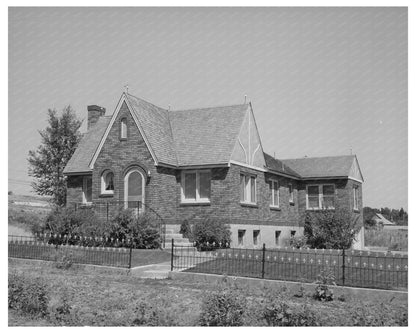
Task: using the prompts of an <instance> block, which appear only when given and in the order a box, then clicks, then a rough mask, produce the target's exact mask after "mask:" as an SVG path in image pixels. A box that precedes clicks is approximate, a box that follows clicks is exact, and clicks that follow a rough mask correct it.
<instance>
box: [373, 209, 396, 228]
mask: <svg viewBox="0 0 416 333" xmlns="http://www.w3.org/2000/svg"><path fill="white" fill-rule="evenodd" d="M371 220H373V221H374V222H375V223H376V226H377V227H379V228H384V227H385V226H393V225H395V224H394V223H393V222H391V221H389V220H388V219H386V218H385V217H384V215H383V214H380V213H375V214H374V216H373V217H372V218H371Z"/></svg>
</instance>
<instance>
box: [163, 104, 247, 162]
mask: <svg viewBox="0 0 416 333" xmlns="http://www.w3.org/2000/svg"><path fill="white" fill-rule="evenodd" d="M248 107H249V105H248V104H242V105H232V106H220V107H211V108H204V109H192V110H183V111H172V112H170V113H169V116H170V123H171V128H172V133H173V139H174V143H175V150H176V154H177V158H178V165H179V166H191V165H204V164H223V163H228V162H229V161H230V157H231V154H232V150H233V148H234V145H235V142H236V140H237V136H238V133H239V130H240V127H241V124H242V122H243V120H244V116H245V114H246V112H247V108H248Z"/></svg>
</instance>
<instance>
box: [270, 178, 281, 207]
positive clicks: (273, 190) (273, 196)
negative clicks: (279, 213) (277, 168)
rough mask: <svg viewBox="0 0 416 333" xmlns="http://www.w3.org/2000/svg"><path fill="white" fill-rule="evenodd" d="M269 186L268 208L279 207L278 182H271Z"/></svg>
mask: <svg viewBox="0 0 416 333" xmlns="http://www.w3.org/2000/svg"><path fill="white" fill-rule="evenodd" d="M269 184H270V206H271V207H279V205H280V193H279V182H278V181H277V180H271V181H270V183H269Z"/></svg>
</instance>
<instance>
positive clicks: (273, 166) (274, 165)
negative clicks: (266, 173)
mask: <svg viewBox="0 0 416 333" xmlns="http://www.w3.org/2000/svg"><path fill="white" fill-rule="evenodd" d="M264 160H265V161H266V167H267V169H269V170H271V171H275V172H278V173H282V174H287V175H289V176H292V177H295V178H301V176H300V175H299V174H298V173H297V172H296V171H294V170H292V169H291V168H290V167H289V166H287V165H285V164H284V163H283V162H282V161H280V160H278V159H277V158H274V157H272V156H270V155H269V154H266V153H264Z"/></svg>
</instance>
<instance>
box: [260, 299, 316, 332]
mask: <svg viewBox="0 0 416 333" xmlns="http://www.w3.org/2000/svg"><path fill="white" fill-rule="evenodd" d="M262 317H263V319H264V320H265V322H266V323H267V325H268V326H318V325H319V322H318V319H317V316H316V313H315V312H314V311H313V310H312V309H311V308H310V307H308V306H306V305H303V306H300V307H299V306H297V307H296V306H293V305H289V303H288V301H287V300H284V299H282V298H281V297H277V298H274V299H273V300H270V299H269V300H268V302H266V304H265V306H264V308H263V312H262Z"/></svg>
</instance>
